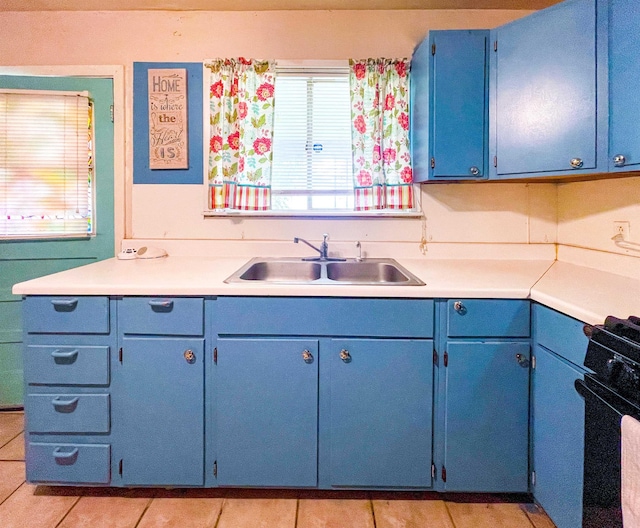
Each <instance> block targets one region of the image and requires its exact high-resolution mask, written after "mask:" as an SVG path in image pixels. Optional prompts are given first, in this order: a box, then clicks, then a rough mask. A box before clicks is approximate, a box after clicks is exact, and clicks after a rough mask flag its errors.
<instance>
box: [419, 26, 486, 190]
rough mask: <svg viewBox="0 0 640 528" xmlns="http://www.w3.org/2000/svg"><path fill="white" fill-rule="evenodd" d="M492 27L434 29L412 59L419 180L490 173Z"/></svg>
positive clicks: (462, 177)
mask: <svg viewBox="0 0 640 528" xmlns="http://www.w3.org/2000/svg"><path fill="white" fill-rule="evenodd" d="M488 42H489V31H488V30H487V31H485V30H475V31H466V30H460V31H432V32H430V33H429V38H428V39H425V40H424V41H423V42H422V43H421V44H420V45H419V46H418V47H417V48H416V50H415V52H414V54H413V58H412V62H411V105H412V107H411V119H412V126H411V134H412V136H411V145H412V156H413V164H414V169H415V181H418V182H424V181H432V180H441V181H446V180H458V179H479V178H485V177H486V175H487V139H488Z"/></svg>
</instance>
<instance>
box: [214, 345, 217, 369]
mask: <svg viewBox="0 0 640 528" xmlns="http://www.w3.org/2000/svg"><path fill="white" fill-rule="evenodd" d="M213 363H214V365H217V364H218V347H215V348H214V349H213Z"/></svg>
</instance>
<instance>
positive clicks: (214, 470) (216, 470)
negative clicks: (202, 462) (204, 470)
mask: <svg viewBox="0 0 640 528" xmlns="http://www.w3.org/2000/svg"><path fill="white" fill-rule="evenodd" d="M213 476H214V477H217V476H218V461H217V460H216V461H215V462H214V463H213Z"/></svg>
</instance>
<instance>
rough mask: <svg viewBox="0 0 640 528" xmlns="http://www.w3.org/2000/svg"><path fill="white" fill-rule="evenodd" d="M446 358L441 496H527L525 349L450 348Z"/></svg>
mask: <svg viewBox="0 0 640 528" xmlns="http://www.w3.org/2000/svg"><path fill="white" fill-rule="evenodd" d="M447 354H448V358H447V366H446V367H445V376H446V380H445V395H444V399H445V401H444V405H445V455H444V467H445V469H446V482H445V490H446V491H474V492H526V491H528V480H529V478H528V467H529V465H528V464H529V455H528V445H529V443H528V437H529V420H528V409H529V365H528V360H529V343H527V342H462V341H461V342H449V343H448V344H447ZM443 480H444V479H443Z"/></svg>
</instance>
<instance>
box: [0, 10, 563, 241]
mask: <svg viewBox="0 0 640 528" xmlns="http://www.w3.org/2000/svg"><path fill="white" fill-rule="evenodd" d="M526 14H528V12H526V11H498V10H466V11H442V10H413V11H306V12H305V11H290V12H287V11H281V12H277V11H275V12H273V11H272V12H46V13H43V12H35V13H24V12H5V13H0V30H1V31H2V39H0V64H2V65H56V64H68V65H78V64H90V65H100V64H121V65H124V68H125V85H126V92H125V100H126V109H125V122H126V128H127V129H126V143H127V144H126V170H125V176H124V179H125V181H124V182H119V183H121V184H122V185H121V186H120V188H122V189H123V191H122V192H120V193H119V195H118V196H117V197H116V199H117V207H119V208H122V209H123V210H124V213H123V214H122V215H120V216H121V217H122V218H123V219H124V220H123V223H124V225H123V226H122V228H123V230H124V231H125V233H126V236H125V237H126V238H136V239H162V240H169V239H172V240H181V239H190V240H208V241H211V240H214V241H239V240H270V241H290V240H291V238H292V237H293V236H302V237H305V238H310V239H315V240H317V239H318V238H319V236H320V234H321V233H322V232H325V231H328V232H330V233H331V235H332V239H333V240H344V241H347V240H351V241H352V240H356V239H359V240H363V241H368V242H379V243H393V242H410V243H415V244H416V247H417V245H418V244H419V242H420V241H421V240H423V239H424V240H425V241H426V242H427V243H428V244H438V243H462V242H465V243H466V242H476V243H495V242H504V243H507V244H530V243H546V242H555V239H556V223H555V214H556V193H555V185H553V184H542V185H538V184H536V185H527V184H520V183H515V184H497V185H482V184H454V185H448V184H447V185H435V186H422V187H421V195H422V196H421V198H422V203H423V209H424V211H425V218H422V219H420V218H415V219H353V220H344V219H341V220H337V219H333V220H318V219H315V220H311V219H308V220H300V219H245V220H243V219H220V218H216V219H205V218H203V216H202V214H201V213H202V206H203V196H202V189H201V187H200V186H193V185H136V186H134V185H132V174H131V166H132V163H131V162H132V155H133V154H132V147H131V137H132V134H131V126H132V68H133V62H135V61H202V60H204V59H207V58H213V57H236V56H246V57H257V58H276V59H345V58H349V57H354V58H362V57H379V56H386V57H400V56H410V55H411V53H412V51H413V49H414V47H415V46H416V45H417V44H418V43H419V42H420V41H421V40H422V39H423V38H424V37H425V36H426V35H427V33H428V31H429V30H430V29H453V28H458V29H459V28H469V29H473V28H485V27H495V26H498V25H501V24H503V23H505V22H508V21H510V20H513V19H515V18H518V17H521V16H524V15H526Z"/></svg>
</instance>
